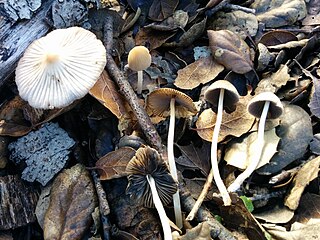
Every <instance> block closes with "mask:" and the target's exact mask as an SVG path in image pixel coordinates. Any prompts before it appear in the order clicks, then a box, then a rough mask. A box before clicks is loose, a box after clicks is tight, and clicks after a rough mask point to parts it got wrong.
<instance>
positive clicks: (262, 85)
mask: <svg viewBox="0 0 320 240" xmlns="http://www.w3.org/2000/svg"><path fill="white" fill-rule="evenodd" d="M288 72H289V68H288V66H287V65H281V66H280V67H279V69H278V70H277V71H276V72H275V73H271V74H270V75H269V76H268V77H264V78H263V79H261V80H260V82H259V83H258V86H257V88H256V90H255V93H256V94H259V93H261V92H273V93H274V92H277V91H278V90H279V89H280V88H281V87H282V86H284V85H286V84H287V82H288V81H289V80H290V75H289V73H288Z"/></svg>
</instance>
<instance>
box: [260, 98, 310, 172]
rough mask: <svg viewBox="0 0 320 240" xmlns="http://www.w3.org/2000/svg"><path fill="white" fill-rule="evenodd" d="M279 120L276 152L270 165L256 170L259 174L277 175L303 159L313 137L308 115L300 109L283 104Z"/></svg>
mask: <svg viewBox="0 0 320 240" xmlns="http://www.w3.org/2000/svg"><path fill="white" fill-rule="evenodd" d="M279 120H280V125H279V126H278V127H277V135H278V136H279V137H280V139H281V141H280V143H279V146H278V152H277V153H276V154H275V155H274V156H273V157H272V159H271V161H270V163H268V164H267V165H265V166H263V167H261V168H259V169H257V170H256V171H257V172H258V173H259V174H262V175H270V174H274V173H277V172H279V171H281V170H282V169H283V168H284V167H285V166H287V165H288V164H290V163H292V162H293V161H294V160H296V159H299V158H301V157H303V155H304V154H305V152H306V151H307V148H308V145H309V143H310V141H311V139H312V137H313V133H312V125H311V119H310V117H309V114H308V113H307V112H306V111H304V110H303V109H302V108H301V107H299V106H296V105H289V104H285V103H284V111H283V114H282V115H281V116H280V118H279Z"/></svg>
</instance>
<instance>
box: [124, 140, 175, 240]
mask: <svg viewBox="0 0 320 240" xmlns="http://www.w3.org/2000/svg"><path fill="white" fill-rule="evenodd" d="M126 172H127V173H128V174H129V176H128V181H129V183H128V187H127V193H128V194H130V196H131V197H133V198H134V199H135V200H137V201H140V202H141V203H142V204H144V206H146V207H149V208H151V207H153V206H155V208H156V209H157V211H158V214H159V217H160V221H161V224H162V229H163V234H164V239H165V240H169V239H172V235H171V228H170V224H169V220H168V218H167V215H166V212H165V210H164V207H163V205H167V204H169V203H170V202H171V201H172V195H173V194H174V193H175V192H176V191H177V183H176V182H175V181H174V179H173V178H172V176H171V175H170V173H169V169H168V166H167V164H166V163H165V162H164V161H163V160H162V158H161V157H160V155H159V154H158V152H157V151H156V150H155V149H153V148H150V147H148V146H145V147H141V148H139V149H138V150H137V152H136V154H135V156H134V157H133V158H132V159H131V160H130V161H129V163H128V165H127V167H126Z"/></svg>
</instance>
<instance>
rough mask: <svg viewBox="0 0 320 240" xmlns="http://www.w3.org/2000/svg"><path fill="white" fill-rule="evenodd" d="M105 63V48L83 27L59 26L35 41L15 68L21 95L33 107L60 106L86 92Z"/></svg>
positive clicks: (96, 78)
mask: <svg viewBox="0 0 320 240" xmlns="http://www.w3.org/2000/svg"><path fill="white" fill-rule="evenodd" d="M105 65H106V50H105V48H104V46H103V44H102V42H101V41H100V40H98V39H97V38H96V36H95V35H94V34H93V33H92V32H90V31H88V30H85V29H83V28H80V27H70V28H67V29H57V30H54V31H52V32H50V33H49V34H47V35H46V36H45V37H42V38H40V39H38V40H36V41H34V42H33V43H32V44H31V45H30V46H29V47H28V48H27V50H26V51H25V53H24V55H23V57H22V58H21V59H20V61H19V63H18V66H17V69H16V84H17V87H18V91H19V95H20V96H21V97H22V98H23V99H24V100H26V101H28V102H29V104H30V105H31V106H32V107H34V108H42V109H48V108H54V107H56V108H61V107H65V106H67V105H69V104H71V103H72V102H73V101H74V100H76V99H80V98H82V97H83V96H85V95H86V94H87V93H88V91H89V90H90V88H92V86H93V85H94V84H95V82H96V81H97V80H98V78H99V76H100V74H101V73H102V71H103V69H104V67H105Z"/></svg>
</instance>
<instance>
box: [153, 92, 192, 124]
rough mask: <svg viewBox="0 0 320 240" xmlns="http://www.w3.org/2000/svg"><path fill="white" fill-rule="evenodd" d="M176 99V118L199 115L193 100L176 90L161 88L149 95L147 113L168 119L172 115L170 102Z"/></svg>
mask: <svg viewBox="0 0 320 240" xmlns="http://www.w3.org/2000/svg"><path fill="white" fill-rule="evenodd" d="M172 98H175V116H176V117H177V118H184V117H188V116H192V115H194V114H195V113H197V108H196V106H195V105H194V103H193V101H192V99H191V98H190V97H189V96H188V95H186V94H184V93H183V92H180V91H178V90H176V89H172V88H159V89H156V90H154V91H153V92H151V93H150V94H149V95H148V98H147V112H148V114H149V115H151V116H160V117H168V116H169V115H170V101H171V99H172Z"/></svg>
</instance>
